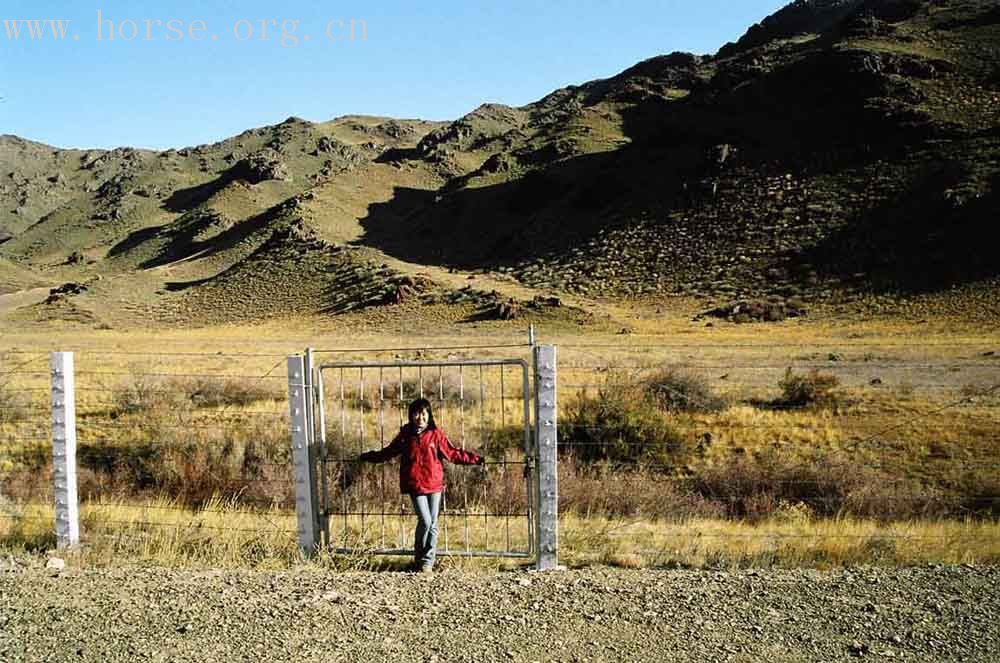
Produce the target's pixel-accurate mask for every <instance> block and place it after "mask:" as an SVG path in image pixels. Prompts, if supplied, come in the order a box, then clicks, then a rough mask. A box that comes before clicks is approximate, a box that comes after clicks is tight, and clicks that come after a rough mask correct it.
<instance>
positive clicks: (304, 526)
mask: <svg viewBox="0 0 1000 663" xmlns="http://www.w3.org/2000/svg"><path fill="white" fill-rule="evenodd" d="M307 386H308V377H307V374H306V362H305V359H304V358H303V357H300V356H291V357H289V358H288V411H289V415H290V417H289V424H290V426H291V432H292V470H293V472H294V474H295V517H296V521H297V524H298V535H299V549H300V550H301V551H302V554H303V555H304V556H306V557H311V556H312V555H313V553H315V552H316V549H317V547H318V545H319V529H318V528H317V526H316V510H315V508H314V504H315V502H314V499H315V498H314V493H315V485H316V482H315V481H314V480H313V464H312V461H311V453H310V439H311V436H310V435H309V425H310V424H309V398H311V396H310V395H309V393H308V389H307Z"/></svg>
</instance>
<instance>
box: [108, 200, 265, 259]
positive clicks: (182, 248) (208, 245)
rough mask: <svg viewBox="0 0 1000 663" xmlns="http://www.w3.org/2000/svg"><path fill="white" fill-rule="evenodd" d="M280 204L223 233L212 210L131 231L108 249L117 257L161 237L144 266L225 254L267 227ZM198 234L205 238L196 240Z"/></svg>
mask: <svg viewBox="0 0 1000 663" xmlns="http://www.w3.org/2000/svg"><path fill="white" fill-rule="evenodd" d="M279 207H280V205H279V206H275V207H272V208H269V209H267V210H265V211H263V212H261V213H260V214H258V215H256V216H253V217H250V218H249V219H246V220H245V221H240V222H237V223H235V224H233V225H231V226H229V227H228V228H225V229H222V230H220V231H219V232H212V226H213V225H215V224H219V223H220V219H219V217H217V216H216V215H214V214H213V213H210V212H204V211H202V212H200V213H193V214H190V215H185V216H184V217H181V219H179V220H177V221H176V222H174V223H171V224H168V225H166V226H158V227H155V228H143V229H141V230H137V231H135V232H133V233H131V234H129V235H128V236H127V237H126V238H125V239H123V240H122V241H120V242H119V243H118V244H116V245H115V246H113V247H111V249H110V250H109V251H108V257H116V256H120V255H124V254H127V253H129V252H131V251H135V250H136V249H138V248H140V247H141V246H142V245H143V244H146V243H148V242H154V241H157V240H158V246H157V247H156V249H155V255H154V256H153V257H151V258H149V259H146V260H143V261H142V262H140V263H139V264H138V266H139V267H140V268H141V269H151V268H154V267H162V266H163V265H167V264H170V263H172V262H176V261H178V260H181V259H183V258H187V257H191V256H195V255H197V256H198V257H199V258H209V257H212V256H214V255H216V254H219V253H224V252H226V251H229V250H230V249H232V248H234V247H235V246H237V245H238V244H240V243H241V242H243V241H245V240H246V239H247V238H249V237H251V236H252V235H254V234H256V233H258V232H260V231H261V230H263V229H264V228H266V227H267V226H268V225H269V224H270V223H271V222H272V221H274V220H275V219H276V218H277V216H278V213H279ZM198 236H202V237H204V239H196V238H197V237H198Z"/></svg>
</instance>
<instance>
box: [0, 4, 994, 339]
mask: <svg viewBox="0 0 1000 663" xmlns="http://www.w3.org/2000/svg"><path fill="white" fill-rule="evenodd" d="M998 41H1000V20H998V18H997V16H996V12H995V10H994V9H993V8H992V6H991V5H990V3H989V2H985V0H983V1H978V0H936V1H934V2H930V1H925V0H892V1H890V2H872V1H871V0H841V1H838V0H798V1H797V2H794V3H792V4H790V5H788V6H786V7H784V8H782V9H781V10H779V11H778V12H776V13H775V14H774V15H772V16H770V17H767V18H765V19H763V20H762V21H761V22H760V23H759V24H757V25H756V26H753V27H751V28H750V29H748V31H747V33H746V34H745V35H744V36H743V37H742V38H741V39H740V40H738V41H737V42H736V43H734V44H727V45H724V46H723V47H722V48H720V50H719V51H718V52H717V53H716V54H715V55H706V56H698V55H692V54H687V53H671V54H666V55H658V56H654V57H651V58H647V59H646V60H643V61H641V62H639V63H636V64H635V65H633V66H631V67H628V68H626V69H625V70H623V71H622V72H619V73H618V74H616V75H614V76H611V77H608V78H605V79H597V80H594V81H588V82H585V83H583V84H581V85H574V86H567V87H564V88H560V89H558V90H554V91H552V92H551V93H549V94H547V95H545V96H544V97H542V98H541V99H538V100H537V101H535V102H532V103H530V104H527V105H525V106H522V107H510V106H504V105H502V104H482V105H480V106H479V107H477V108H476V109H473V110H472V111H470V112H469V113H467V114H465V115H464V116H462V117H461V118H458V119H456V120H454V121H451V122H431V121H423V120H419V119H406V120H404V119H394V118H386V117H378V116H366V115H346V116H341V117H338V118H334V119H333V120H329V121H326V122H309V121H306V120H303V119H301V118H296V117H290V118H288V119H286V120H285V121H283V122H281V123H279V124H277V125H272V126H267V127H258V128H254V129H248V130H246V131H244V132H242V133H240V134H238V135H237V136H232V137H228V138H225V139H223V140H221V141H217V142H215V143H212V144H205V145H198V146H194V147H190V148H181V149H171V150H163V151H150V150H137V149H133V148H127V147H126V148H116V149H115V150H53V149H51V148H48V147H47V146H44V145H42V144H40V143H36V142H33V141H26V140H24V139H19V138H17V137H12V136H9V135H5V136H3V137H0V261H2V262H0V265H3V264H7V265H10V266H13V267H16V268H17V270H18V271H17V274H18V275H19V276H18V279H19V281H18V282H19V283H21V282H24V283H29V282H30V283H35V282H36V281H33V280H32V279H35V278H37V281H38V282H45V281H47V282H49V283H53V284H57V283H59V282H63V281H77V282H81V283H93V287H92V288H90V289H89V290H88V291H86V292H84V293H83V294H79V295H75V296H74V297H75V298H74V301H75V302H77V303H78V304H79V305H80V306H83V307H87V306H89V307H91V308H92V309H93V310H94V311H98V313H99V314H100V315H97V317H98V318H102V319H104V320H106V321H107V320H118V319H120V320H123V321H125V322H127V323H128V324H131V322H129V320H128V319H127V318H128V316H127V315H125V314H124V313H122V310H124V309H123V307H122V306H118V307H116V305H115V301H124V302H125V303H126V304H127V305H128V306H127V307H126V308H130V309H136V308H137V309H141V310H142V311H143V312H144V313H143V316H142V317H148V316H151V319H152V320H157V319H162V320H164V321H173V322H172V323H174V324H197V323H198V321H199V320H204V321H206V322H207V321H211V322H212V323H215V322H219V321H225V320H227V319H230V318H228V317H227V316H229V315H231V316H232V318H231V319H232V320H250V319H253V313H252V311H253V306H252V305H246V306H235V307H234V306H231V305H230V304H231V303H232V302H231V301H228V303H227V300H232V299H233V298H236V299H239V298H240V297H244V298H245V299H246V300H248V301H253V300H255V299H256V300H260V299H261V297H263V296H264V295H261V294H260V293H267V295H266V297H267V298H268V304H267V306H266V307H263V306H262V307H261V308H262V309H263V308H266V309H267V310H268V311H270V312H271V313H269V315H271V314H275V315H277V314H281V313H282V312H285V313H296V312H306V313H309V312H312V313H324V314H326V313H342V312H344V311H354V310H363V309H376V308H379V307H391V306H396V305H399V303H400V301H402V300H405V299H409V300H413V299H414V298H416V299H417V300H419V301H425V302H436V301H445V302H446V301H451V300H452V299H456V297H459V296H458V295H453V294H452V293H455V292H459V291H462V290H469V292H471V291H472V290H476V289H475V288H470V289H465V288H462V287H457V284H456V283H455V282H454V279H452V278H451V277H450V276H449V275H450V274H452V273H467V274H468V276H469V277H471V278H472V279H473V280H475V279H477V278H478V279H479V280H480V281H484V282H487V281H488V282H489V284H490V287H489V289H488V290H484V291H483V292H484V293H485V294H484V295H482V296H481V295H469V296H468V297H466V296H465V295H461V296H460V297H461V298H460V299H459V301H461V302H465V303H466V304H468V305H470V306H473V307H475V306H480V307H483V308H484V309H485V310H484V311H481V312H480V313H482V315H485V316H487V317H488V316H489V315H491V313H490V311H493V310H494V309H496V310H497V311H499V309H500V308H502V307H500V306H499V304H508V303H511V302H508V301H507V300H508V299H510V300H512V301H513V300H516V299H517V298H522V299H521V300H519V301H521V303H522V304H523V303H524V302H526V301H529V299H524V297H525V295H524V290H523V288H525V287H527V288H529V289H533V290H534V291H535V292H537V293H538V295H539V296H540V297H542V298H549V297H553V298H556V299H559V298H562V299H563V300H564V301H567V302H568V301H573V302H574V306H575V307H576V308H579V309H580V310H583V309H586V308H587V306H588V302H599V301H601V300H603V299H607V298H621V297H625V298H627V299H630V300H632V301H635V302H636V304H637V305H642V303H643V302H650V303H652V304H654V305H657V306H659V305H662V304H663V303H664V302H667V301H669V300H670V298H671V297H673V298H686V299H691V300H695V301H701V302H704V304H705V305H708V304H710V303H723V302H724V301H726V300H730V299H739V298H769V299H772V300H776V301H784V300H789V299H793V300H802V301H803V302H806V303H809V304H811V305H828V306H833V307H837V306H841V307H843V306H847V307H849V306H852V305H853V303H856V302H859V301H862V300H864V299H865V298H866V297H869V296H878V295H881V294H884V293H892V294H894V295H899V296H901V297H909V296H913V295H917V294H920V293H935V292H937V293H947V292H949V291H950V289H952V288H953V287H956V286H963V285H966V284H971V283H981V284H982V287H984V288H987V289H990V291H992V288H994V286H993V285H991V284H993V283H994V281H995V279H996V277H997V276H998V275H1000V268H998V263H1000V261H998V260H997V259H994V258H992V257H991V256H990V255H984V254H983V253H982V252H981V251H977V250H976V249H977V247H981V246H983V245H988V244H989V242H991V241H994V240H995V239H996V234H997V230H996V228H995V227H994V225H991V224H990V223H989V219H990V218H992V217H991V215H992V214H993V212H994V210H995V209H996V208H997V207H998V204H997V190H998V186H1000V176H998V173H1000V132H998V126H1000V121H998V107H1000V58H998V55H997V53H996V49H995V47H993V46H991V44H995V43H998ZM282 246H284V247H285V248H286V249H287V250H284V249H281V247H282ZM264 247H270V248H267V249H266V250H265V248H264ZM261 251H263V253H262V252H261ZM282 256H283V257H282ZM247 261H251V262H247ZM297 262H301V263H302V264H303V265H312V266H313V267H312V268H310V269H308V270H304V271H301V272H299V271H297V270H296V263H297ZM265 263H266V264H268V265H271V263H273V265H271V266H273V267H274V269H273V270H272V269H270V267H268V268H267V269H261V266H262V265H264V264H265ZM285 263H287V264H285ZM241 265H243V266H242V267H241ZM387 265H394V267H388V266H387ZM415 265H418V266H419V267H416V266H415ZM11 269H12V268H11ZM418 272H425V273H426V274H434V275H435V276H434V278H429V279H428V278H424V277H421V278H422V279H423V280H419V282H420V283H421V284H423V285H422V286H421V288H419V289H417V288H413V287H412V286H410V285H406V284H407V283H409V282H410V281H413V279H414V277H415V276H416V274H417V273H418ZM272 273H273V274H272ZM268 274H272V276H267V275H268ZM296 274H298V276H296ZM359 275H362V276H359ZM348 276H349V278H348ZM29 277H30V278H29ZM98 277H103V280H100V281H95V279H97V278H98ZM267 278H270V279H271V281H269V282H268V283H264V282H263V281H262V279H265V280H266V279H267ZM296 278H301V279H302V283H303V289H304V290H309V291H310V292H311V293H313V294H312V295H311V296H310V298H306V299H303V298H302V297H297V296H296V297H291V296H290V295H289V294H288V293H287V291H288V288H287V287H282V284H283V283H285V282H287V281H288V280H289V279H293V280H294V279H296ZM240 279H246V283H247V291H246V292H245V293H244V294H243V295H241V294H240V282H241V281H240ZM251 281H253V282H254V283H256V284H257V285H254V286H253V287H251V285H250V282H251ZM223 282H224V283H225V287H224V288H220V287H216V286H217V285H218V284H221V283H223ZM414 282H416V281H414ZM306 283H308V287H306V285H305V284H306ZM401 284H403V285H401ZM515 286H516V287H515ZM352 293H353V294H352ZM467 294H468V293H467ZM271 300H274V301H271ZM213 302H214V303H213ZM513 304H518V302H517V301H513ZM348 305H349V306H348ZM581 307H582V308H581ZM520 308H521V309H522V310H526V311H527V310H529V309H528V308H525V307H523V306H521V307H520ZM505 310H506V309H505ZM178 311H189V313H185V314H184V315H178V313H177V312H178ZM199 311H200V313H199ZM227 311H230V313H227ZM220 312H221V313H220ZM544 313H545V314H546V315H549V314H557V313H558V312H557V311H548V310H546V311H545V312H544ZM498 314H499V313H498ZM572 315H573V316H577V314H576V313H573V314H572ZM184 316H187V317H186V318H185V317H184ZM467 317H468V316H467ZM472 317H475V316H474V315H473V316H472ZM460 318H461V317H460ZM178 320H182V322H177V321H178ZM185 320H186V321H185ZM133 322H134V320H133Z"/></svg>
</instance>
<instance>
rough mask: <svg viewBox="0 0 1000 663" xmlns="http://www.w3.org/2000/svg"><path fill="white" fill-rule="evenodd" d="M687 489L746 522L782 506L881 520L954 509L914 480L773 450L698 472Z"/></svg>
mask: <svg viewBox="0 0 1000 663" xmlns="http://www.w3.org/2000/svg"><path fill="white" fill-rule="evenodd" d="M692 488H693V489H694V490H695V492H697V493H698V494H700V495H702V496H704V497H705V498H706V499H709V500H711V501H714V502H717V503H719V504H721V505H724V508H725V509H726V512H727V515H728V516H730V517H732V518H744V519H747V520H751V521H758V520H763V519H766V518H771V517H773V516H775V515H782V511H784V510H787V508H788V506H787V505H798V506H797V509H798V510H800V511H802V512H803V513H808V514H809V515H810V516H811V515H813V514H815V515H817V516H822V517H829V516H838V515H853V516H859V517H866V518H877V519H882V520H905V519H908V518H915V517H929V516H942V515H947V514H948V513H952V512H953V511H954V508H955V505H954V504H953V501H954V500H949V499H948V498H947V497H946V496H945V495H943V494H942V493H941V492H940V491H938V490H935V489H933V488H929V487H926V486H923V485H922V484H920V483H919V482H917V481H915V480H906V479H900V478H894V477H891V476H889V475H887V474H885V473H884V472H882V471H879V470H876V469H873V468H870V467H865V466H864V465H860V464H858V463H856V462H852V461H850V460H848V459H844V458H832V457H829V456H825V455H817V456H815V457H813V458H811V459H808V460H805V461H794V460H790V459H787V458H782V457H781V456H780V455H779V454H777V453H771V454H765V455H763V456H761V457H759V458H753V459H738V460H734V461H731V462H729V463H725V464H722V465H718V466H714V467H708V468H704V469H702V470H700V471H699V472H698V474H697V475H696V476H695V477H694V478H693V479H692Z"/></svg>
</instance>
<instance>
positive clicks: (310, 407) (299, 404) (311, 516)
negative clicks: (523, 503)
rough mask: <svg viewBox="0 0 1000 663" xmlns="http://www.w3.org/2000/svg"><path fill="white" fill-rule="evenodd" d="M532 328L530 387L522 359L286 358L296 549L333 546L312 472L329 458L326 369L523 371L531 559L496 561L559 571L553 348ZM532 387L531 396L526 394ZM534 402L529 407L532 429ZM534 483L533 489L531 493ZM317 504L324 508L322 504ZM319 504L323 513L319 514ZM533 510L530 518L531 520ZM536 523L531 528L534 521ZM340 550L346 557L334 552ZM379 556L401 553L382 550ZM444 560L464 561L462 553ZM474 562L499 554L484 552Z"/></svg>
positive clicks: (321, 487)
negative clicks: (538, 339) (324, 403)
mask: <svg viewBox="0 0 1000 663" xmlns="http://www.w3.org/2000/svg"><path fill="white" fill-rule="evenodd" d="M533 331H534V330H533V329H532V330H530V332H529V334H530V336H529V338H530V346H529V347H530V348H531V363H532V366H531V368H532V369H533V370H532V378H533V383H534V384H533V385H532V384H531V383H530V382H529V377H528V362H527V361H525V360H524V359H496V360H475V359H472V360H465V361H462V360H444V361H394V362H330V363H323V364H320V365H318V366H316V365H315V364H314V360H313V350H312V348H308V349H307V350H306V351H305V353H304V354H303V355H292V356H289V357H288V390H289V413H290V415H291V418H290V427H291V438H292V462H293V465H294V472H295V493H296V499H295V511H296V517H297V521H298V539H299V549H300V550H301V552H302V554H303V555H304V556H306V557H311V556H312V555H313V554H315V553H316V552H317V551H318V550H319V549H320V548H321V547H326V548H330V545H331V542H330V533H329V517H328V516H327V514H325V512H324V511H325V508H326V503H327V501H328V496H329V487H328V485H327V477H326V472H325V471H323V472H322V477H321V480H320V481H319V482H317V480H316V479H317V477H316V468H317V464H318V462H319V461H320V460H321V459H324V458H325V457H326V426H325V416H324V415H325V413H324V409H323V407H322V405H321V403H322V398H323V379H322V375H321V371H322V370H323V369H326V368H359V369H364V368H407V367H413V368H420V367H431V366H435V367H444V366H477V365H478V366H510V365H516V366H521V368H522V390H523V394H522V398H523V399H524V406H523V408H524V443H525V446H524V451H525V463H526V469H527V472H526V477H525V478H526V480H527V482H528V485H527V486H526V490H527V496H528V519H529V526H528V553H527V555H525V554H517V553H506V554H502V555H499V556H509V557H534V559H535V568H536V569H537V570H539V571H545V570H552V569H559V568H562V567H560V566H559V562H558V550H559V534H558V523H559V492H558V451H557V450H558V423H557V422H558V417H557V404H556V391H557V388H556V346H554V345H535V343H534V334H533ZM531 386H534V398H533V399H532V398H530V393H531V391H530V388H531ZM531 401H534V425H532V421H531V419H532V416H531V415H532V413H531V407H530V405H531ZM532 484H534V491H533V490H532ZM320 499H322V502H320ZM320 504H322V505H323V509H320V508H319V506H320ZM532 509H534V512H535V517H534V518H532V513H531V512H532ZM532 521H534V522H532ZM532 525H534V527H532ZM337 552H349V551H346V550H338V551H337ZM382 554H401V551H384V552H383V553H382ZM442 555H452V556H462V553H460V552H457V551H456V552H449V553H442ZM474 556H484V557H485V556H498V555H496V554H494V555H489V554H484V553H478V554H474Z"/></svg>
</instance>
